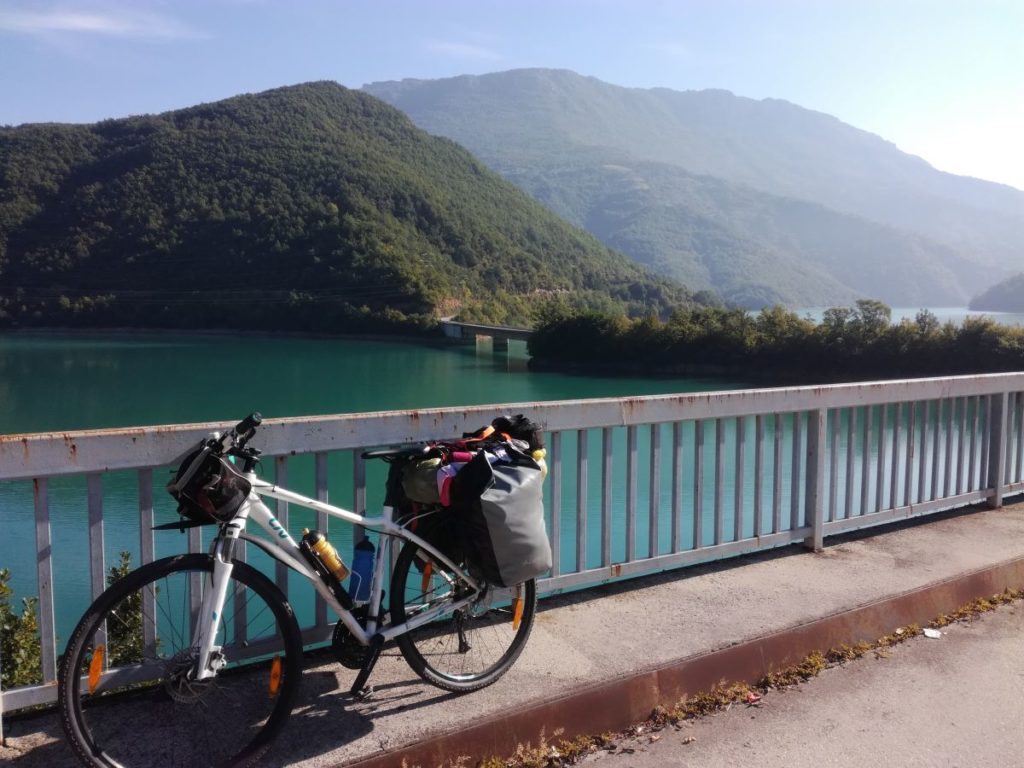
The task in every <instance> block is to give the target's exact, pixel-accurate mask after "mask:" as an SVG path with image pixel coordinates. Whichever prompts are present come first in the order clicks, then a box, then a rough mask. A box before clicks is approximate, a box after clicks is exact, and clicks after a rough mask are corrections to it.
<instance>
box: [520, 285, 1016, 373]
mask: <svg viewBox="0 0 1024 768" xmlns="http://www.w3.org/2000/svg"><path fill="white" fill-rule="evenodd" d="M529 351H530V355H531V361H530V363H531V366H533V367H535V368H537V369H544V370H562V371H577V372H580V373H622V374H636V373H643V374H644V375H658V374H661V375H722V374H741V375H743V376H744V377H764V378H770V379H774V380H779V381H785V382H787V383H804V384H807V383H822V382H829V381H854V380H866V379H879V378H888V379H891V378H905V377H906V378H909V377H924V376H949V375H956V374H969V373H997V372H1006V371H1021V370H1024V328H1020V327H1016V326H1007V325H1001V324H999V323H997V322H995V321H994V320H992V319H991V318H988V317H974V318H967V319H965V320H964V321H963V322H962V323H961V324H960V325H956V324H955V323H945V324H943V323H940V322H939V321H938V319H937V318H936V317H935V315H934V314H933V313H931V312H930V311H928V310H921V311H920V312H918V314H917V316H916V318H915V319H914V320H903V321H901V322H899V323H895V324H894V323H893V322H892V311H891V310H890V308H889V307H887V306H886V305H885V304H883V303H881V302H878V301H871V300H863V301H858V302H857V304H856V306H855V307H837V308H833V309H829V310H826V312H825V314H824V317H823V318H822V320H821V322H820V323H815V322H813V321H812V320H809V319H808V318H806V317H800V316H799V315H797V314H796V313H795V312H792V311H790V310H787V309H784V308H782V307H772V308H770V309H764V310H761V312H760V313H758V314H751V313H748V312H746V311H744V310H740V309H721V308H713V307H712V308H707V307H699V308H683V309H678V310H676V311H675V312H673V313H672V315H671V316H670V317H669V318H668V319H667V320H660V319H658V318H656V317H646V318H642V319H634V320H631V319H629V318H626V317H623V316H612V315H603V314H596V313H578V314H572V315H569V314H564V315H558V316H549V317H546V318H544V319H543V320H542V321H541V323H540V324H539V325H538V327H537V329H536V330H535V331H534V333H533V335H532V336H531V337H530V341H529Z"/></svg>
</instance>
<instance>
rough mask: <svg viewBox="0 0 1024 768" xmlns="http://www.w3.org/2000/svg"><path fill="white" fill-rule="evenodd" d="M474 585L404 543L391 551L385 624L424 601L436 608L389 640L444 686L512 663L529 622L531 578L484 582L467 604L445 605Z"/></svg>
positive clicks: (470, 686) (464, 683)
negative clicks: (434, 614)
mask: <svg viewBox="0 0 1024 768" xmlns="http://www.w3.org/2000/svg"><path fill="white" fill-rule="evenodd" d="M474 592H475V590H473V589H472V587H470V586H469V585H468V584H467V583H466V582H464V581H463V580H461V579H459V578H458V577H457V576H455V574H454V573H452V572H451V569H450V568H448V567H446V566H445V565H444V564H442V563H441V562H440V561H439V560H437V559H436V558H435V557H433V556H431V555H430V554H429V553H428V552H427V551H426V550H423V549H420V548H419V547H418V546H417V545H415V544H413V543H412V542H406V544H405V546H404V547H403V548H402V551H401V553H399V555H398V560H397V561H396V563H395V571H394V575H393V576H392V579H391V621H392V624H401V623H403V622H405V621H407V620H409V619H411V618H413V617H415V616H417V615H418V614H420V613H423V612H424V611H427V610H430V609H432V608H436V607H441V608H442V611H441V613H440V615H439V616H438V618H437V619H435V620H434V621H432V622H430V623H429V624H425V625H423V626H422V627H418V628H416V629H413V630H412V631H410V632H407V633H405V634H404V635H399V636H398V637H397V638H395V641H396V642H397V643H398V647H399V649H400V650H401V651H402V655H403V656H404V657H405V660H406V661H407V662H408V663H409V666H410V667H412V669H413V670H414V671H415V672H416V673H417V674H418V675H419V676H420V677H422V678H423V679H424V680H426V681H427V682H429V683H432V684H434V685H436V686H438V687H439V688H443V689H445V690H448V691H459V692H466V691H475V690H478V689H480V688H483V687H485V686H487V685H490V684H491V683H493V682H494V681H495V680H497V679H498V678H499V677H501V676H502V675H503V674H505V672H507V671H508V669H509V668H510V667H511V666H512V664H513V663H515V660H516V659H517V658H518V657H519V654H520V653H522V650H523V647H524V646H525V645H526V641H527V639H528V638H529V636H530V630H531V629H532V628H533V616H534V612H535V611H536V607H537V587H536V583H535V582H534V580H533V579H530V580H529V581H526V582H523V583H522V584H519V585H517V586H515V587H512V588H508V589H504V588H501V587H494V586H491V585H487V586H485V587H484V589H483V591H481V592H476V594H475V597H474V599H473V600H472V601H471V602H470V603H469V604H468V605H466V606H464V607H462V608H460V609H455V610H450V609H446V608H445V607H446V606H450V605H452V604H454V603H456V602H458V601H459V600H461V599H463V598H465V597H468V596H471V595H474Z"/></svg>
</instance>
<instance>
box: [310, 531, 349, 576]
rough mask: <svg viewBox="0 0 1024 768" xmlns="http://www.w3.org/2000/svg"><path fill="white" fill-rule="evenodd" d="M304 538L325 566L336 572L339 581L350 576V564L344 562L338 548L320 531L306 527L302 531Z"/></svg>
mask: <svg viewBox="0 0 1024 768" xmlns="http://www.w3.org/2000/svg"><path fill="white" fill-rule="evenodd" d="M302 540H303V541H305V542H306V543H307V544H308V545H309V548H310V549H311V550H313V553H314V554H315V555H316V556H317V558H318V559H319V560H320V562H321V563H323V564H324V567H325V568H326V569H327V570H328V571H330V572H331V573H333V574H334V576H335V578H337V579H338V581H344V580H345V579H347V578H348V574H349V569H348V566H347V565H345V563H344V562H342V559H341V557H340V556H339V555H338V550H336V549H335V548H334V546H333V545H332V544H331V542H329V541H328V540H327V537H326V536H324V535H323V534H322V533H320V531H311V530H309V528H306V529H304V530H303V531H302Z"/></svg>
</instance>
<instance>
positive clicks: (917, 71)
mask: <svg viewBox="0 0 1024 768" xmlns="http://www.w3.org/2000/svg"><path fill="white" fill-rule="evenodd" d="M516 67H564V68H568V69H572V70H575V71H577V72H579V73H581V74H585V75H593V76H595V77H598V78H600V79H602V80H606V81H608V82H611V83H616V84H620V85H628V86H637V87H653V86H665V87H669V88H676V89H680V90H685V89H699V88H727V89H729V90H730V91H733V92H734V93H736V94H739V95H741V96H749V97H753V98H765V97H774V98H782V99H787V100H789V101H792V102H794V103H796V104H799V105H801V106H804V107H808V108H810V109H816V110H820V111H822V112H827V113H829V114H832V115H835V116H836V117H838V118H840V119H841V120H844V121H845V122H848V123H850V124H852V125H855V126H857V127H859V128H863V129H865V130H869V131H872V132H873V133H877V134H879V135H880V136H882V137H884V138H886V139H889V140H890V141H893V142H895V143H896V144H897V145H898V146H899V147H900V148H901V149H903V150H905V151H907V152H911V153H913V154H916V155H920V156H922V157H924V158H925V159H926V160H928V161H929V162H930V163H932V164H933V165H935V166H936V167H938V168H941V169H942V170H948V171H952V172H954V173H961V174H967V175H971V176H977V177H980V178H985V179H991V180H993V181H1000V182H1003V183H1006V184H1012V185H1013V186H1016V187H1017V188H1019V189H1024V148H1022V142H1024V138H1022V137H1024V0H960V1H959V2H947V1H946V0H927V1H925V0H922V1H920V2H917V1H911V0H886V1H885V2H875V1H874V0H774V1H769V0H676V1H675V2H669V1H667V0H666V1H664V2H657V1H656V0H545V1H543V2H540V1H537V0H515V1H513V0H507V1H501V0H491V1H488V0H419V1H418V2H415V1H413V0H376V1H373V0H337V1H335V2H329V1H328V0H319V1H317V0H287V1H286V0H207V1H206V2H200V1H199V0H164V1H160V0H133V1H132V2H129V1H128V0H120V1H119V2H118V1H116V0H96V1H95V2H93V1H91V0H83V1H81V2H80V1H78V0H69V1H67V2H50V1H49V0H34V1H32V2H29V1H28V0H0V124H18V123H23V122H39V121H70V122H83V121H89V122H91V121H94V120H98V119H102V118H106V117H120V116H124V115H129V114H138V113H141V112H157V111H162V110H166V109H171V108H176V107H183V106H188V105H191V104H195V103H198V102H201V101H211V100H215V99H219V98H223V97H226V96H232V95H234V94H237V93H242V92H251V91H259V90H263V89H266V88H272V87H275V86H280V85H288V84H293V83H298V82H303V81H307V80H322V79H330V80H337V81H338V82H340V83H342V84H344V85H347V86H350V87H359V86H361V85H363V84H364V83H367V82H372V81H375V80H391V79H401V78H405V77H418V78H436V77H448V76H452V75H459V74H466V73H484V72H493V71H499V70H504V69H512V68H516Z"/></svg>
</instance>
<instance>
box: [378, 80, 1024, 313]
mask: <svg viewBox="0 0 1024 768" xmlns="http://www.w3.org/2000/svg"><path fill="white" fill-rule="evenodd" d="M364 89H366V90H367V91H368V92H371V93H374V94H376V95H378V96H380V97H382V98H384V99H385V100H387V101H389V103H392V104H394V105H395V106H397V107H399V108H400V109H403V110H404V111H405V112H406V113H407V114H409V115H410V117H412V118H413V119H414V120H415V121H416V122H417V124H419V125H421V126H422V127H423V128H425V129H426V130H428V131H430V132H432V133H437V134H441V135H447V136H449V137H451V138H453V139H455V140H456V141H459V142H460V143H462V144H464V145H465V146H467V147H468V148H469V149H471V150H472V151H473V152H474V153H475V154H476V155H477V156H478V157H480V158H481V159H482V160H483V161H484V162H486V163H487V164H488V165H489V166H490V167H492V168H494V169H495V170H497V171H499V172H500V173H501V174H502V175H504V176H506V178H510V179H512V180H515V181H517V183H521V184H522V181H523V178H524V177H526V176H528V175H532V176H533V177H534V178H533V180H532V182H531V183H532V184H533V186H531V185H530V184H523V187H524V189H526V190H527V191H529V192H530V193H531V194H534V196H535V197H538V199H542V200H543V199H544V197H543V195H542V194H541V193H540V192H539V189H540V184H539V182H538V181H537V177H541V176H543V175H544V174H545V173H546V172H548V171H549V170H551V169H553V168H557V167H558V166H559V163H560V162H562V161H563V160H565V159H566V158H570V159H571V160H572V161H574V162H576V163H577V164H583V163H585V162H590V164H591V165H595V164H600V163H599V161H597V160H595V159H594V156H595V155H599V154H600V153H601V152H605V153H608V155H609V156H614V157H615V159H614V160H612V161H611V162H614V163H619V164H623V158H625V159H626V163H625V164H633V165H636V166H639V165H641V164H650V163H658V164H660V165H662V166H664V168H663V169H662V172H661V173H662V175H663V176H667V175H668V174H670V173H671V172H672V171H673V169H676V170H682V171H685V173H686V174H688V175H690V176H693V175H696V176H702V177H708V178H713V179H717V180H718V181H719V182H725V183H727V184H729V185H732V186H733V187H734V188H737V189H736V190H735V192H734V193H733V194H734V196H736V195H739V196H747V197H749V193H748V191H747V190H752V191H755V192H759V193H763V194H767V195H771V196H773V197H774V198H776V199H777V198H786V199H793V200H798V201H802V202H804V203H811V204H814V205H817V206H819V207H820V208H822V209H828V210H829V211H830V212H831V214H830V216H831V218H830V220H834V217H835V215H836V214H838V215H842V216H846V217H852V220H851V219H844V220H843V221H844V228H845V229H846V230H850V229H851V228H852V227H854V221H853V220H859V221H861V222H870V225H871V226H870V227H869V228H867V229H863V228H862V230H863V231H862V235H861V239H863V240H864V241H865V242H871V243H873V244H875V246H877V247H879V248H882V249H884V250H886V251H891V252H892V253H893V258H894V259H895V260H896V261H900V262H903V263H905V264H906V265H907V270H908V271H910V272H916V273H919V274H921V275H922V277H921V282H922V289H921V290H920V291H918V292H917V293H918V294H921V295H924V296H925V297H926V299H927V297H928V296H931V297H932V301H931V302H930V303H944V302H948V301H951V300H952V301H956V302H958V303H964V302H966V300H967V298H968V297H969V296H970V295H971V294H972V293H973V292H976V291H977V290H980V289H981V287H983V286H981V285H980V284H979V281H980V279H981V278H980V275H979V272H980V270H979V269H978V267H979V266H982V267H985V268H988V269H991V270H993V271H995V272H996V273H997V276H999V275H1003V274H1008V273H1009V271H1010V270H1011V269H1012V264H1013V262H1014V259H1015V257H1016V254H1017V253H1019V249H1020V248H1021V247H1024V240H1022V237H1021V234H1020V233H1021V231H1024V193H1020V192H1018V191H1017V190H1014V189H1013V188H1012V187H1008V186H1005V185H995V184H990V183H987V182H984V181H980V180H975V179H971V178H969V177H957V176H954V175H952V174H946V173H944V172H942V171H938V170H936V169H934V168H932V167H931V166H930V165H929V164H928V163H927V162H926V161H924V160H923V159H921V158H919V157H916V156H913V155H908V154H906V153H903V152H901V151H900V150H899V148H898V147H896V145H895V144H893V143H892V142H889V141H887V140H885V139H883V138H882V137H879V136H877V135H876V134H873V133H869V132H867V131H862V130H861V129H858V128H855V127H853V126H850V125H847V124H845V123H843V122H842V121H840V120H839V119H838V118H836V117H834V116H832V115H828V114H826V113H823V112H818V111H814V110H808V109H806V108H804V107H800V106H799V105H795V104H793V103H791V102H789V101H786V100H783V99H763V100H754V99H749V98H747V97H742V96H735V95H733V94H731V92H728V91H724V90H721V89H717V90H709V91H674V90H671V89H667V88H654V89H637V88H627V87H624V86H617V85H612V84H608V83H603V82H602V81H600V80H598V79H597V78H593V77H586V76H583V75H577V74H576V73H573V72H571V71H569V70H543V69H530V70H512V71H508V72H499V73H492V74H487V75H467V76H460V77H457V78H449V79H441V80H411V79H409V80H404V81H390V82H385V83H371V84H368V85H366V86H364ZM590 172H591V173H592V172H593V169H592V168H591V169H590ZM562 182H563V184H564V183H566V181H565V179H562ZM683 183H684V182H682V181H678V180H677V181H675V182H673V183H672V184H673V185H674V186H675V187H676V188H678V187H679V185H680V184H683ZM686 183H689V182H686ZM702 194H703V195H704V197H707V196H708V194H709V193H708V192H706V191H705V192H704V193H702ZM768 204H769V203H768V202H767V201H762V202H761V203H759V205H761V206H762V207H763V206H765V205H768ZM554 210H556V211H557V212H559V213H560V214H562V215H567V211H566V210H564V209H559V208H557V207H556V208H554ZM569 218H570V219H572V217H571V216H570V217H569ZM821 226H822V228H824V226H825V222H824V220H823V222H822V225H821ZM591 231H595V230H594V229H591ZM736 234H737V235H738V239H739V240H745V239H749V238H748V237H747V235H749V234H750V233H743V232H739V233H736ZM602 239H603V240H604V242H606V243H609V244H614V243H615V240H614V239H609V238H608V237H607V236H604V237H602ZM755 240H756V241H757V242H759V244H760V245H762V246H765V245H771V247H773V248H778V247H779V246H780V243H775V244H771V243H768V244H766V243H763V242H760V238H755ZM816 253H819V254H820V253H821V251H820V249H819V250H818V251H816ZM630 255H632V256H634V257H636V254H635V253H630ZM789 255H791V256H795V257H797V258H798V259H799V260H800V261H802V262H803V263H807V259H808V258H809V257H810V256H812V255H813V254H807V253H795V254H789ZM925 255H927V256H929V258H930V259H931V260H933V261H936V262H938V263H939V264H940V268H939V270H938V272H939V273H938V274H935V275H933V276H931V277H928V276H927V272H928V270H927V269H926V270H925V272H923V273H922V272H921V270H920V269H917V268H913V269H912V268H911V266H910V265H912V264H919V263H920V262H921V259H922V258H924V256H925ZM748 256H749V254H746V255H744V254H743V253H738V254H736V258H737V259H741V260H742V258H747V257H748ZM638 260H641V261H642V259H638ZM822 261H827V259H821V258H819V259H818V261H817V263H818V266H819V267H820V266H821V262H822ZM926 261H927V259H926ZM812 263H814V262H812ZM794 279H797V280H798V279H799V274H796V275H793V274H792V273H790V274H787V275H785V276H783V275H781V274H780V275H779V277H778V279H777V280H775V288H776V289H777V290H776V294H777V297H779V298H784V294H785V291H786V289H787V286H789V285H791V284H793V280H794ZM929 280H930V281H931V287H929ZM714 287H715V288H717V289H722V288H723V286H714ZM725 288H726V289H725V290H724V291H723V292H724V293H725V294H726V295H729V290H728V287H725ZM846 290H847V293H848V295H851V296H854V295H874V296H878V294H877V292H875V290H874V287H873V286H872V285H871V284H870V283H869V282H868V283H863V282H862V283H857V282H854V284H847V285H846ZM889 291H890V294H891V295H890V296H887V297H885V298H886V299H887V300H889V301H891V302H894V303H905V302H907V301H909V300H911V299H912V298H913V297H914V292H907V293H906V295H902V294H901V293H900V292H899V287H898V286H892V285H889Z"/></svg>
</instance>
